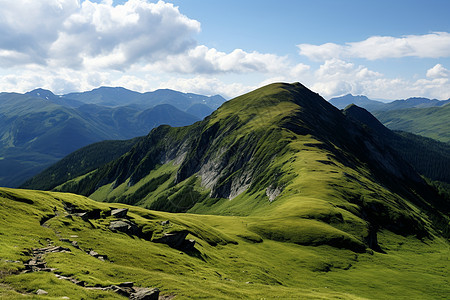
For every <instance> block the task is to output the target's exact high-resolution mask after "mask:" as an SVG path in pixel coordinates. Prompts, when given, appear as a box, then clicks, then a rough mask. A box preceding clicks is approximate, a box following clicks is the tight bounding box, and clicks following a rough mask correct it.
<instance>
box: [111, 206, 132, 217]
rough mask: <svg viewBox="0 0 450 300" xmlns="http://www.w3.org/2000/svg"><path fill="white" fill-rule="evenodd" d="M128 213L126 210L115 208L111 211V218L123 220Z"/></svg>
mask: <svg viewBox="0 0 450 300" xmlns="http://www.w3.org/2000/svg"><path fill="white" fill-rule="evenodd" d="M127 213H128V208H117V209H112V210H111V216H113V217H116V218H125V217H126V216H127Z"/></svg>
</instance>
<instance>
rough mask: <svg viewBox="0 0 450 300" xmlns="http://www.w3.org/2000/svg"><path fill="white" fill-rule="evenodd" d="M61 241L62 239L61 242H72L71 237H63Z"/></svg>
mask: <svg viewBox="0 0 450 300" xmlns="http://www.w3.org/2000/svg"><path fill="white" fill-rule="evenodd" d="M59 241H60V242H68V243H70V240H69V239H66V238H61V239H59Z"/></svg>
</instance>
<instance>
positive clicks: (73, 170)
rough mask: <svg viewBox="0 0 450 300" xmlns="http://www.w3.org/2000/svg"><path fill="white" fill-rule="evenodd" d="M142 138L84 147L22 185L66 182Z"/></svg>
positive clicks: (35, 186) (45, 186)
mask: <svg viewBox="0 0 450 300" xmlns="http://www.w3.org/2000/svg"><path fill="white" fill-rule="evenodd" d="M141 139H142V138H141V137H137V138H134V139H130V140H124V141H102V142H98V143H94V144H91V145H88V146H86V147H83V148H81V149H79V150H77V151H74V152H72V153H71V154H69V155H67V156H66V157H64V158H63V159H61V160H60V161H58V162H57V163H55V164H53V165H52V166H50V167H49V168H47V169H45V170H44V171H42V172H41V173H39V174H38V175H36V176H33V177H32V178H30V179H29V180H27V181H26V182H24V183H23V184H22V185H21V187H22V188H27V189H43V190H49V189H52V188H53V187H54V186H55V185H59V184H61V183H64V182H66V181H67V180H70V179H72V178H75V177H78V176H80V175H83V174H85V173H86V172H90V171H92V170H94V169H96V168H98V167H100V166H102V165H104V164H106V163H108V162H110V161H112V160H114V159H117V158H119V157H120V156H121V155H123V154H124V153H126V152H128V151H129V150H130V149H131V147H132V146H133V145H135V144H136V143H137V142H138V141H140V140H141Z"/></svg>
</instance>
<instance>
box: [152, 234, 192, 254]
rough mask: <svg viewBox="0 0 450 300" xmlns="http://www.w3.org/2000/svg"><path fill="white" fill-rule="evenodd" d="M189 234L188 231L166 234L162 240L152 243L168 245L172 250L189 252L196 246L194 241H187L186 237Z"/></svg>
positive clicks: (158, 239)
mask: <svg viewBox="0 0 450 300" xmlns="http://www.w3.org/2000/svg"><path fill="white" fill-rule="evenodd" d="M188 234H189V231H187V230H181V231H176V232H171V233H164V235H163V236H162V237H160V238H156V239H153V240H152V242H155V243H163V244H167V245H169V246H170V247H172V248H175V249H178V250H182V251H189V250H192V249H193V248H194V246H195V241H194V240H186V236H187V235H188Z"/></svg>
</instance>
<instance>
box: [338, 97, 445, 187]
mask: <svg viewBox="0 0 450 300" xmlns="http://www.w3.org/2000/svg"><path fill="white" fill-rule="evenodd" d="M343 113H344V114H345V115H346V116H349V117H350V118H352V119H354V120H355V121H357V122H360V123H362V124H363V125H366V126H368V127H369V128H370V129H371V130H373V131H374V132H376V133H377V134H378V135H381V136H383V138H384V139H385V140H386V141H387V142H388V144H389V145H390V146H391V147H392V149H393V150H394V151H395V152H397V154H398V155H399V156H400V157H402V158H403V159H404V160H405V161H407V162H408V163H409V164H410V165H411V166H413V167H414V169H415V170H416V171H417V172H418V173H420V174H421V175H424V176H426V177H427V178H429V179H431V180H433V181H441V182H444V183H446V184H449V185H450V173H449V172H448V170H450V145H449V144H448V143H443V142H439V141H437V140H434V139H431V138H426V137H423V136H420V135H415V134H412V133H408V132H403V131H395V132H393V131H391V130H389V129H388V128H386V127H385V126H384V125H383V124H381V122H380V121H378V120H377V119H376V118H375V117H374V116H373V115H372V114H370V113H369V112H368V111H367V110H365V109H364V108H360V107H358V106H356V105H353V104H352V105H350V106H348V107H346V108H345V109H344V110H343Z"/></svg>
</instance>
